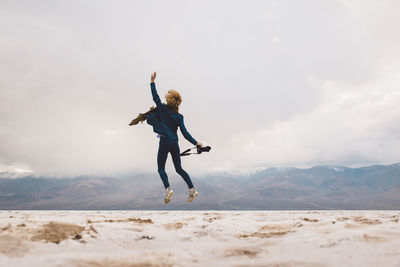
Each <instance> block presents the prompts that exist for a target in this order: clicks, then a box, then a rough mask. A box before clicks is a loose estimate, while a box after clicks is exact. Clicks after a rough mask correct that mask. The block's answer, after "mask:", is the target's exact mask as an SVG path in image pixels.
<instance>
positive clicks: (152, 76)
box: [151, 72, 157, 83]
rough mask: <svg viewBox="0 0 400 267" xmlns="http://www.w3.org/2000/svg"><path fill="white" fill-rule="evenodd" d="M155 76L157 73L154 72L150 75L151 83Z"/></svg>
mask: <svg viewBox="0 0 400 267" xmlns="http://www.w3.org/2000/svg"><path fill="white" fill-rule="evenodd" d="M156 76H157V73H155V72H154V73H153V74H152V75H151V82H152V83H153V82H154V80H155V79H156Z"/></svg>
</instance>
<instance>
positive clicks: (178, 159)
mask: <svg viewBox="0 0 400 267" xmlns="http://www.w3.org/2000/svg"><path fill="white" fill-rule="evenodd" d="M170 152H171V156H172V161H173V163H174V167H175V171H176V172H177V173H178V174H179V175H180V176H182V178H183V180H185V182H186V184H187V185H188V187H189V189H191V188H193V184H192V180H191V179H190V177H189V174H187V172H185V170H184V169H182V165H181V156H180V154H179V152H180V150H179V145H178V144H176V146H174V148H173V149H171V151H170Z"/></svg>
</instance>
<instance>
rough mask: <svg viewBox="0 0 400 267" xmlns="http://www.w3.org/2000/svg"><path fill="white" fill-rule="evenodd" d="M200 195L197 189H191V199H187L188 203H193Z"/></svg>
mask: <svg viewBox="0 0 400 267" xmlns="http://www.w3.org/2000/svg"><path fill="white" fill-rule="evenodd" d="M198 194H199V192H197V190H196V188H195V187H193V188H191V189H189V197H188V199H187V202H192V201H193V200H194V199H195V198H196V197H197V195H198Z"/></svg>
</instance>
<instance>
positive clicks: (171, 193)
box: [164, 186, 174, 204]
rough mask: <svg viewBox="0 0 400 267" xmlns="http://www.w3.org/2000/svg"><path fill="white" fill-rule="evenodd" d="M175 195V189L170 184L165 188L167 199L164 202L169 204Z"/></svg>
mask: <svg viewBox="0 0 400 267" xmlns="http://www.w3.org/2000/svg"><path fill="white" fill-rule="evenodd" d="M173 195H174V191H172V189H171V188H170V187H169V186H168V187H167V189H165V199H164V203H165V204H168V203H169V202H170V201H171V197H172V196H173Z"/></svg>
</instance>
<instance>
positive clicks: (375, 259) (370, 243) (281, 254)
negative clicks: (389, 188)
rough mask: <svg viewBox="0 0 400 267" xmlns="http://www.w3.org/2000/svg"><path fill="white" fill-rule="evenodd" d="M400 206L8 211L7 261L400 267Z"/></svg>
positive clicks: (2, 232)
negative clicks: (367, 208) (394, 208)
mask: <svg viewBox="0 0 400 267" xmlns="http://www.w3.org/2000/svg"><path fill="white" fill-rule="evenodd" d="M399 219H400V211H1V212H0V265H1V266H30V267H32V266H400V223H399Z"/></svg>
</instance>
